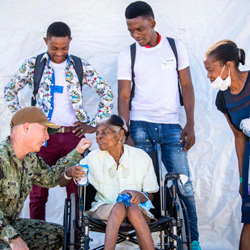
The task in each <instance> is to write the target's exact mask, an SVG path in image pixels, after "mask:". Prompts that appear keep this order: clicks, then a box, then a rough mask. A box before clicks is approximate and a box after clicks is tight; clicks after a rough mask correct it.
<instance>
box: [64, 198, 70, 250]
mask: <svg viewBox="0 0 250 250" xmlns="http://www.w3.org/2000/svg"><path fill="white" fill-rule="evenodd" d="M69 208H70V203H69V199H65V204H64V216H63V226H64V242H63V250H67V249H68V248H67V245H68V241H69Z"/></svg>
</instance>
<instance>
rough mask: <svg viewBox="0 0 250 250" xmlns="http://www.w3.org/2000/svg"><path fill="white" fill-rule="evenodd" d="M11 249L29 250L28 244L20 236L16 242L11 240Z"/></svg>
mask: <svg viewBox="0 0 250 250" xmlns="http://www.w3.org/2000/svg"><path fill="white" fill-rule="evenodd" d="M10 248H11V249H12V250H29V248H28V246H27V244H26V243H25V241H23V239H22V238H21V237H20V236H19V237H18V238H16V239H14V240H11V242H10Z"/></svg>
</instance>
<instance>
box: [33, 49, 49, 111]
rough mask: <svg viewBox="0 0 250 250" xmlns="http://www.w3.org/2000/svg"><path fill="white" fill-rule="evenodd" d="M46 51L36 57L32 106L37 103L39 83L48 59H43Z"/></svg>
mask: <svg viewBox="0 0 250 250" xmlns="http://www.w3.org/2000/svg"><path fill="white" fill-rule="evenodd" d="M44 54H45V53H42V54H40V55H38V56H37V57H36V63H35V67H34V89H33V96H32V97H31V106H35V105H36V95H37V92H38V89H39V84H40V81H41V78H42V75H43V70H44V66H45V63H46V60H42V61H41V59H42V57H43V55H44Z"/></svg>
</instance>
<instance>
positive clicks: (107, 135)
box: [60, 115, 159, 250]
mask: <svg viewBox="0 0 250 250" xmlns="http://www.w3.org/2000/svg"><path fill="white" fill-rule="evenodd" d="M127 136H128V128H127V125H126V122H125V121H124V119H122V118H121V117H119V116H117V115H112V116H111V117H109V118H107V119H103V120H102V121H101V122H100V123H99V124H98V126H97V131H96V141H97V143H98V145H99V149H96V150H93V151H92V152H90V153H89V154H88V156H87V157H85V158H84V159H83V160H82V161H81V162H80V164H87V165H88V166H89V174H88V178H89V182H90V183H91V184H92V185H93V186H94V188H95V189H96V191H97V194H96V197H95V201H94V202H93V203H92V207H91V210H90V212H91V216H92V217H93V218H96V219H100V220H107V227H106V233H105V249H109V250H110V249H115V245H116V240H117V236H118V230H119V227H120V225H121V223H122V222H123V221H124V219H125V218H127V219H128V221H129V222H130V223H131V224H132V225H133V226H134V228H135V231H136V236H137V240H138V243H139V246H140V248H141V249H155V248H154V245H153V240H152V237H151V234H150V230H149V227H148V225H147V222H146V220H148V219H149V220H150V219H152V218H153V215H152V214H151V213H150V212H149V209H150V208H152V207H153V206H152V203H151V201H152V199H153V194H152V193H154V192H157V191H158V190H159V187H158V184H157V179H156V175H155V172H154V167H153V164H152V160H151V159H150V157H149V156H148V155H147V154H146V153H145V152H144V151H143V150H141V149H138V148H134V147H131V146H128V145H124V144H123V143H124V141H125V139H126V137H127ZM78 168H79V167H75V171H77V169H78ZM72 171H74V170H72ZM78 172H80V171H78ZM74 176H76V175H74ZM66 183H67V181H66V180H63V181H61V183H60V185H61V186H62V185H65V184H66ZM121 193H127V194H129V195H131V199H130V203H131V205H130V206H126V205H125V204H124V203H121V202H116V199H117V197H118V195H119V194H121Z"/></svg>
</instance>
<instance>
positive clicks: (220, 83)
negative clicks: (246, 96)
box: [211, 65, 231, 91]
mask: <svg viewBox="0 0 250 250" xmlns="http://www.w3.org/2000/svg"><path fill="white" fill-rule="evenodd" d="M224 68H225V65H224V67H223V69H222V71H221V74H220V76H218V77H217V78H216V79H215V80H214V81H213V82H212V83H211V85H212V87H213V88H215V89H219V90H221V91H224V90H226V89H228V87H229V86H230V85H231V76H230V70H229V73H228V77H227V78H226V79H225V80H223V79H222V78H221V75H222V73H223V71H224Z"/></svg>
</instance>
